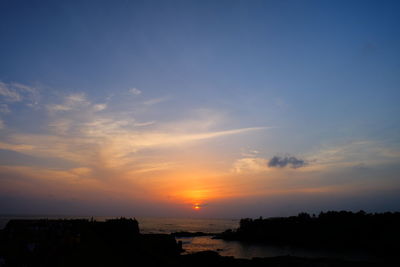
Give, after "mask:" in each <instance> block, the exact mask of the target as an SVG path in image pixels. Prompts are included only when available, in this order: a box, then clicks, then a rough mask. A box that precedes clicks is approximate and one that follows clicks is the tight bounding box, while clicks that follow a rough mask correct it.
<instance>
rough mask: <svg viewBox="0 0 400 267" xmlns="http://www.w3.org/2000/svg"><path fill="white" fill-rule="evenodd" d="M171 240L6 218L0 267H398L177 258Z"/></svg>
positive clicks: (131, 223) (90, 225)
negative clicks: (7, 220)
mask: <svg viewBox="0 0 400 267" xmlns="http://www.w3.org/2000/svg"><path fill="white" fill-rule="evenodd" d="M180 252H181V247H180V246H179V244H178V243H177V242H176V240H175V238H174V236H172V235H166V234H140V232H139V226H138V222H137V221H136V220H132V219H124V218H121V219H114V220H108V221H105V222H97V221H94V220H12V221H10V222H9V223H8V224H7V226H6V228H5V229H4V230H2V231H0V266H1V267H5V266H11V267H14V266H18V267H19V266H21V267H22V266H24V267H36V266H43V267H47V266H60V267H63V266H85V267H88V266H96V267H97V266H182V267H183V266H199V267H200V266H270V267H274V266H316V267H319V266H321V267H322V266H325V267H331V266H332V267H336V266H349V267H350V266H398V265H396V264H394V263H393V262H394V261H391V262H384V261H381V262H349V261H340V260H332V259H305V258H297V257H290V256H287V257H274V258H254V259H252V260H246V259H235V258H233V257H222V256H220V255H219V254H218V253H217V252H213V251H205V252H200V253H196V254H190V255H180Z"/></svg>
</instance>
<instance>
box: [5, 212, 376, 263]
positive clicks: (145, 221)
mask: <svg viewBox="0 0 400 267" xmlns="http://www.w3.org/2000/svg"><path fill="white" fill-rule="evenodd" d="M45 218H47V219H91V218H94V219H95V220H97V221H105V220H107V219H111V218H115V217H104V216H103V217H90V216H87V217H86V216H39V215H38V216H1V215H0V229H3V228H4V227H5V226H6V224H7V222H8V221H9V220H11V219H45ZM135 219H137V220H138V222H139V228H140V232H141V233H143V234H150V233H158V234H160V233H161V234H170V233H173V232H180V231H187V232H204V233H220V232H223V231H225V230H227V229H233V230H234V229H236V228H238V227H239V221H240V220H239V219H199V218H158V217H136V218H135ZM176 240H177V241H182V246H183V249H184V250H185V252H184V254H189V253H196V252H201V251H207V250H212V251H216V252H218V253H219V254H220V255H222V256H231V257H235V258H243V259H251V258H254V257H276V256H287V255H290V256H297V257H306V258H331V259H332V258H334V259H342V260H350V261H375V260H379V259H378V258H376V257H374V256H372V255H369V254H367V253H365V252H363V251H358V250H352V251H349V250H340V249H338V250H335V251H332V250H327V249H315V248H314V249H311V248H300V247H293V246H274V245H265V244H255V243H246V242H240V241H225V240H221V239H213V238H212V236H196V237H177V238H176Z"/></svg>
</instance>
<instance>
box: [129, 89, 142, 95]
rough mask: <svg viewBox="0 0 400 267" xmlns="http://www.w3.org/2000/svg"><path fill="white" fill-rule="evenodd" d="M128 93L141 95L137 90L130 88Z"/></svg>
mask: <svg viewBox="0 0 400 267" xmlns="http://www.w3.org/2000/svg"><path fill="white" fill-rule="evenodd" d="M128 92H129V93H131V94H132V95H140V94H141V93H142V91H141V90H139V89H138V88H130V89H129V90H128Z"/></svg>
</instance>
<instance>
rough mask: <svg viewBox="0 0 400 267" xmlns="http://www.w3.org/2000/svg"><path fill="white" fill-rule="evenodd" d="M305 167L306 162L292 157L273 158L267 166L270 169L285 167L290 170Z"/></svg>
mask: <svg viewBox="0 0 400 267" xmlns="http://www.w3.org/2000/svg"><path fill="white" fill-rule="evenodd" d="M306 165H307V162H306V161H305V160H302V159H298V158H296V157H293V156H285V157H279V156H274V157H272V158H271V159H270V160H269V162H268V166H269V167H271V168H284V167H286V166H289V167H292V168H300V167H304V166H306Z"/></svg>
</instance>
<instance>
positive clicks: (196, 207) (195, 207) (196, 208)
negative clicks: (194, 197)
mask: <svg viewBox="0 0 400 267" xmlns="http://www.w3.org/2000/svg"><path fill="white" fill-rule="evenodd" d="M193 209H194V210H200V209H201V207H200V204H194V205H193Z"/></svg>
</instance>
